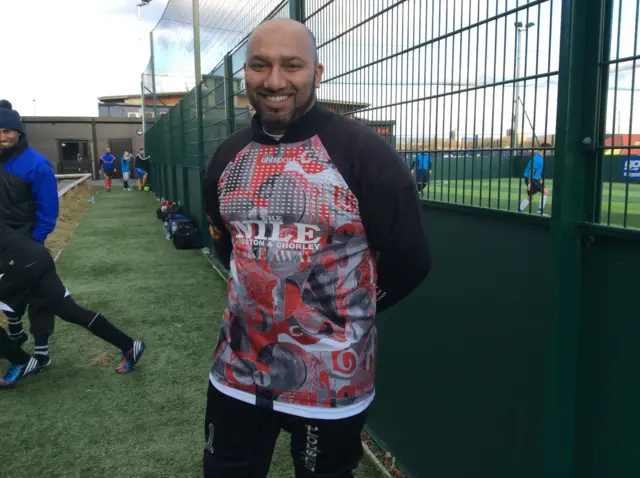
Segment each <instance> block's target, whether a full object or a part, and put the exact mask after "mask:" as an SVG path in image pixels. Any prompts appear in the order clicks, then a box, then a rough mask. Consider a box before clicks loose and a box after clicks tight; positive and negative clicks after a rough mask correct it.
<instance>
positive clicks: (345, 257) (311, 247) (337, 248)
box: [212, 135, 376, 408]
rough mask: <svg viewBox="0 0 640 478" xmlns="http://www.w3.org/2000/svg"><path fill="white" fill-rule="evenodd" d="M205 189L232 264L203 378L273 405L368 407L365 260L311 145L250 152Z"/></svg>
mask: <svg viewBox="0 0 640 478" xmlns="http://www.w3.org/2000/svg"><path fill="white" fill-rule="evenodd" d="M217 186H218V187H217V189H218V203H219V210H220V215H221V218H222V220H223V221H224V224H225V226H226V228H227V229H228V231H229V233H230V235H231V242H232V255H231V261H230V266H229V272H230V273H229V276H230V278H229V284H228V307H227V309H226V310H225V313H224V319H223V326H222V329H221V332H220V337H219V342H218V346H217V349H216V352H215V355H214V360H213V365H212V375H213V378H214V379H215V380H217V381H218V382H220V383H221V384H222V385H226V386H228V387H231V388H234V389H237V390H240V391H244V392H248V393H250V394H252V395H256V396H258V397H267V398H268V400H271V401H273V402H278V403H283V404H285V403H288V404H295V405H302V406H312V407H328V408H333V407H343V406H346V405H352V404H354V403H356V402H358V401H360V400H364V399H366V398H368V397H369V396H370V395H371V394H372V393H373V389H374V387H373V381H374V380H373V379H374V369H375V351H376V329H375V325H374V317H375V312H376V299H375V297H376V262H375V254H374V253H373V252H372V251H371V249H370V247H369V245H368V242H367V235H366V233H365V228H364V226H363V221H362V219H361V217H360V213H359V204H358V200H357V198H356V196H355V195H354V193H353V192H352V191H351V190H350V188H349V186H348V185H347V183H346V181H345V179H344V178H343V177H342V175H341V174H340V172H339V171H338V169H337V167H336V166H335V164H334V163H333V161H332V159H331V158H330V157H329V154H328V153H327V150H326V149H325V147H324V146H323V143H322V141H321V139H320V138H319V136H317V135H315V136H313V137H311V138H309V139H306V140H304V141H300V142H293V143H288V144H285V143H278V144H275V145H268V144H261V143H257V142H254V141H252V142H250V143H249V144H248V145H247V146H246V147H244V149H242V150H241V151H240V152H239V153H238V154H236V155H235V158H233V159H232V160H231V161H230V162H229V163H228V165H227V166H226V168H225V169H224V171H223V172H222V174H221V175H220V178H219V180H218V185H217Z"/></svg>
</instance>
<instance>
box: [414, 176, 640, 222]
mask: <svg viewBox="0 0 640 478" xmlns="http://www.w3.org/2000/svg"><path fill="white" fill-rule="evenodd" d="M545 186H546V187H547V188H548V189H549V190H550V192H551V196H550V198H549V199H548V200H547V207H546V208H545V213H546V214H551V206H552V204H553V180H551V179H547V180H546V181H545ZM525 196H526V188H525V185H524V182H523V181H520V180H519V179H517V178H504V179H492V180H486V179H485V180H483V181H480V180H479V179H475V180H473V181H470V180H465V181H462V180H457V181H440V180H437V181H432V182H430V183H429V185H428V186H427V187H426V188H425V189H424V199H432V200H436V201H445V202H452V203H457V204H469V205H473V206H482V207H489V208H493V209H502V210H510V211H515V210H516V209H517V208H518V206H519V205H520V202H521V201H522V199H524V197H525ZM539 201H540V196H539V195H537V196H536V197H535V198H534V200H533V204H532V206H531V212H532V213H533V214H536V213H537V212H536V211H537V208H538V203H539ZM625 204H626V206H625ZM625 209H626V210H625ZM625 219H626V227H631V228H640V184H629V189H628V191H627V185H626V184H623V183H604V185H603V189H602V212H601V223H602V224H607V225H612V226H619V227H623V226H625Z"/></svg>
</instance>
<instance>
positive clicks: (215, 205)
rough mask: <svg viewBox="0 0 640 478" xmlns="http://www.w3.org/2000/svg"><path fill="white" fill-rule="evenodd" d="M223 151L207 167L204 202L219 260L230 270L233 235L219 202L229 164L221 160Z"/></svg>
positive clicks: (217, 153) (215, 155)
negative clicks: (223, 179) (219, 190)
mask: <svg viewBox="0 0 640 478" xmlns="http://www.w3.org/2000/svg"><path fill="white" fill-rule="evenodd" d="M221 150H222V148H221V147H220V148H218V150H217V151H216V153H215V154H214V155H213V158H211V161H210V162H209V165H208V166H207V171H206V173H205V177H204V201H205V209H206V213H207V220H208V221H209V231H210V232H211V237H212V239H213V248H214V250H215V252H216V255H217V256H218V260H219V261H220V262H221V263H222V265H223V266H224V267H225V268H226V269H227V270H229V265H230V262H231V251H232V249H233V244H232V242H231V234H230V233H229V230H228V229H227V227H226V225H225V223H224V221H223V220H222V216H221V214H220V202H219V201H218V181H219V180H220V175H221V174H222V172H223V171H224V168H225V166H226V163H227V162H226V161H223V160H222V158H221V156H222V155H221Z"/></svg>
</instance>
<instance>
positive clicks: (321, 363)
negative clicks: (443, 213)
mask: <svg viewBox="0 0 640 478" xmlns="http://www.w3.org/2000/svg"><path fill="white" fill-rule="evenodd" d="M244 70H245V81H246V85H247V95H248V97H249V100H250V102H251V104H252V106H253V107H254V108H255V115H254V117H253V120H252V124H251V126H250V127H249V128H246V129H244V130H242V131H239V132H237V133H236V134H234V135H233V136H231V137H230V138H229V139H228V140H226V141H225V142H224V143H223V144H222V145H220V147H219V148H218V149H217V151H216V153H215V155H214V156H213V158H212V159H211V162H210V163H209V165H208V168H207V173H206V178H205V200H206V207H207V214H208V216H209V221H210V225H211V231H212V237H213V238H214V247H215V250H216V253H217V255H218V257H219V258H220V260H221V261H222V262H223V263H224V264H225V266H227V267H228V269H229V284H228V304H227V307H226V309H225V311H224V316H223V324H222V327H221V330H220V334H219V339H218V343H217V347H216V350H215V353H214V356H213V363H212V367H211V372H210V377H209V378H210V385H209V391H208V404H207V412H206V422H205V438H206V442H205V443H206V445H205V454H204V475H205V477H215V478H235V477H238V478H239V477H243V478H244V477H252V478H253V477H257V478H261V477H266V476H267V473H268V470H269V466H270V463H271V457H272V454H273V450H274V446H275V443H276V439H277V437H278V435H279V433H280V432H281V430H285V431H288V432H289V433H290V434H291V453H292V457H293V461H294V466H295V473H296V477H298V478H301V477H303V478H304V477H309V478H310V477H334V478H348V477H352V476H353V475H352V471H353V470H354V469H355V468H356V467H357V466H358V463H359V461H360V460H361V458H362V444H361V440H360V434H361V431H362V429H363V427H364V424H365V422H366V417H367V409H368V407H369V405H370V404H371V402H372V401H373V399H374V394H375V388H374V375H375V357H376V349H377V333H376V327H375V317H376V314H377V313H378V312H380V311H382V310H385V309H387V308H389V307H391V306H392V305H394V304H395V303H397V302H398V301H400V300H401V299H402V298H404V297H406V296H407V295H408V294H409V293H410V292H411V291H413V289H415V287H417V286H418V284H420V282H421V281H422V280H423V279H424V278H425V277H426V276H427V274H428V272H429V270H430V268H431V258H430V254H429V245H428V238H427V233H426V230H425V226H424V224H423V220H422V213H421V208H420V204H419V199H418V196H417V191H416V188H415V184H414V182H413V180H412V178H411V176H410V174H409V171H408V169H407V168H406V167H405V166H404V164H403V162H402V159H401V158H400V156H399V155H398V154H397V152H396V151H395V150H394V149H393V148H392V147H391V146H390V145H389V144H388V143H386V142H385V141H384V140H383V139H382V138H381V137H380V136H378V135H377V134H376V133H375V132H373V131H372V130H371V129H369V128H368V127H366V126H364V125H362V124H360V123H358V122H356V121H354V120H350V119H347V118H344V117H342V116H339V115H335V114H332V113H329V112H328V111H326V110H325V109H323V108H321V107H320V106H319V105H318V104H317V101H316V89H317V88H319V87H320V83H321V80H322V75H323V73H324V67H323V66H322V65H321V64H320V63H319V62H318V55H317V51H316V45H315V39H314V37H313V35H312V33H311V32H310V31H309V30H308V29H307V28H306V27H305V26H304V25H303V24H301V23H298V22H295V21H292V20H272V21H268V22H265V23H263V24H262V25H260V26H259V27H258V28H257V29H256V30H255V31H254V32H253V33H252V35H251V37H250V39H249V42H248V46H247V56H246V62H245V67H244Z"/></svg>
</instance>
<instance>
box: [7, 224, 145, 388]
mask: <svg viewBox="0 0 640 478" xmlns="http://www.w3.org/2000/svg"><path fill="white" fill-rule="evenodd" d="M24 304H29V307H30V308H33V310H34V312H33V313H32V315H33V317H32V321H33V323H34V324H39V326H40V327H42V328H52V327H53V324H52V322H53V320H54V316H58V317H60V318H61V319H62V320H64V321H66V322H70V323H72V324H76V325H79V326H81V327H83V328H85V329H87V330H88V331H89V332H91V333H92V334H93V335H95V336H97V337H99V338H101V339H103V340H104V341H106V342H108V343H110V344H112V345H113V346H115V347H117V348H118V349H119V350H120V351H121V353H122V356H121V361H120V365H119V366H118V367H117V368H116V372H118V373H129V372H131V371H132V370H133V368H134V366H135V365H136V363H137V362H138V360H139V359H140V357H141V356H142V354H143V353H144V350H145V345H144V343H143V342H141V341H139V340H134V339H132V338H131V337H129V336H128V335H126V334H125V333H124V332H122V331H121V330H120V329H118V328H117V327H115V326H114V325H113V324H111V323H110V322H109V321H108V320H107V319H106V318H105V317H104V316H103V315H102V314H100V313H97V312H94V311H91V310H88V309H85V308H84V307H81V306H80V305H78V304H77V303H76V302H75V301H74V300H73V298H72V297H71V294H70V293H69V291H68V290H67V289H66V288H65V286H64V285H63V284H62V281H61V280H60V277H59V276H58V274H57V273H56V267H55V264H54V262H53V258H52V257H51V254H49V251H48V249H47V248H46V247H44V246H43V245H42V244H40V243H38V242H37V241H31V240H25V238H24V237H23V236H22V235H21V234H20V233H19V232H17V231H15V230H14V229H12V228H11V227H9V226H7V225H6V224H4V223H3V222H2V221H0V309H1V310H3V311H6V312H9V313H12V312H14V311H16V310H17V309H18V308H20V307H23V306H24ZM16 345H17V343H16ZM13 350H14V357H15V358H17V359H18V361H17V362H12V363H11V365H10V367H9V369H8V370H7V372H6V373H5V375H4V377H2V378H0V388H6V387H10V386H12V385H15V384H16V382H18V380H20V379H22V378H24V377H26V376H28V375H31V374H34V373H37V372H39V371H40V370H42V369H43V368H44V367H46V366H48V365H49V361H46V362H45V361H42V360H38V358H37V357H34V360H35V363H33V362H32V361H31V360H29V361H28V362H27V363H25V362H24V356H22V357H20V354H19V353H18V354H16V353H15V348H14V349H13ZM7 358H9V359H10V360H11V357H7Z"/></svg>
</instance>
